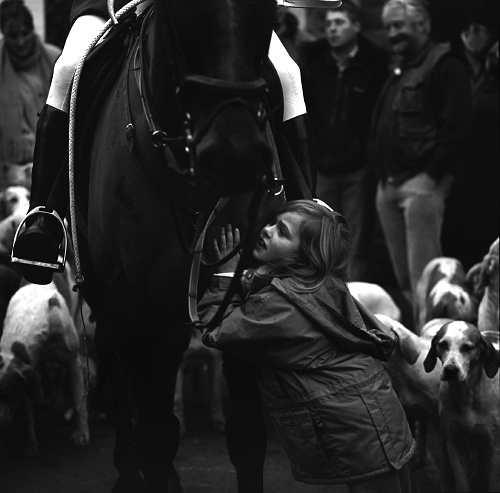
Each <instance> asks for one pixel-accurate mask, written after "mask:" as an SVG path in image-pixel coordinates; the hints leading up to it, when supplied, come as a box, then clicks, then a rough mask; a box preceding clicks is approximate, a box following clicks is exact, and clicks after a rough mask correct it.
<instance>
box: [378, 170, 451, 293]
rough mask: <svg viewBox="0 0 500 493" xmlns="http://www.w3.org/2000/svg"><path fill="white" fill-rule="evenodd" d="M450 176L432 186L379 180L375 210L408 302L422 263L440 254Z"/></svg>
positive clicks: (422, 265) (399, 282) (422, 266)
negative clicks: (420, 186) (398, 183)
mask: <svg viewBox="0 0 500 493" xmlns="http://www.w3.org/2000/svg"><path fill="white" fill-rule="evenodd" d="M451 182H452V178H451V176H447V177H445V178H443V180H441V182H440V183H439V184H438V185H437V186H436V187H435V188H428V187H422V188H420V189H419V187H418V186H411V185H410V183H411V182H410V181H408V182H405V183H402V184H400V185H395V184H391V183H385V184H384V183H382V182H380V183H379V185H378V188H377V197H376V205H377V212H378V215H379V218H380V223H381V225H382V230H383V232H384V236H385V240H386V243H387V248H388V250H389V255H390V258H391V263H392V267H393V269H394V274H395V275H396V279H397V281H398V284H399V287H400V288H401V290H402V291H403V293H404V294H405V295H406V297H407V298H408V299H409V301H410V302H411V301H412V299H413V294H414V292H415V286H416V283H417V281H418V279H419V277H420V275H421V274H422V271H423V270H424V268H425V266H426V265H427V263H428V262H430V261H431V260H432V259H433V258H435V257H440V256H442V248H441V229H442V225H443V216H444V207H445V199H446V197H447V195H448V193H449V190H450V187H451Z"/></svg>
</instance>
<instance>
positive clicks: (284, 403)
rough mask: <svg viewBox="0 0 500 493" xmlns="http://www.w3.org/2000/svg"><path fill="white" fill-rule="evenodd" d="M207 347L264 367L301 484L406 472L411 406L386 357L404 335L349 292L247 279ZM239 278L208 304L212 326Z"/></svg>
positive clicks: (265, 389) (218, 281) (264, 387)
mask: <svg viewBox="0 0 500 493" xmlns="http://www.w3.org/2000/svg"><path fill="white" fill-rule="evenodd" d="M242 284H243V294H242V296H241V297H240V298H237V299H234V300H233V303H232V304H231V305H230V307H229V308H228V309H227V311H226V313H225V318H224V319H223V321H222V323H221V324H220V325H219V326H218V327H216V328H215V329H214V330H213V331H211V332H205V333H204V334H203V336H202V337H203V341H204V343H205V344H206V345H208V346H212V347H216V348H219V349H222V350H225V351H228V352H229V353H231V354H234V355H235V356H238V357H240V358H242V359H245V360H247V361H252V362H255V363H256V365H257V370H258V382H259V388H260V391H261V394H262V397H263V401H264V403H265V405H266V407H267V408H268V411H269V413H270V416H271V418H272V422H273V425H274V428H275V431H276V433H277V434H278V435H279V437H280V440H281V443H282V445H283V447H284V449H285V451H286V453H287V455H288V458H289V460H290V464H291V467H292V474H293V476H294V478H295V479H296V480H298V481H302V482H305V483H312V484H337V483H348V482H352V481H359V480H363V479H366V478H369V477H371V476H376V475H380V474H383V473H385V472H389V471H391V470H394V469H400V468H401V467H402V466H403V465H404V464H405V463H407V462H408V461H409V460H410V458H411V457H412V455H413V453H414V448H415V443H414V440H413V438H412V435H411V432H410V429H409V426H408V422H407V420H406V416H405V413H404V411H403V408H402V406H401V404H400V402H399V400H398V398H397V396H396V394H395V393H394V391H393V389H392V386H391V383H390V380H389V377H388V376H387V374H386V372H385V370H384V368H383V366H382V364H381V363H380V361H379V359H382V360H385V359H387V358H388V357H389V355H390V353H391V351H392V349H393V347H394V343H395V341H394V337H393V335H392V333H391V332H390V331H389V330H388V329H386V328H385V327H384V326H383V325H382V324H381V323H380V322H379V321H378V320H377V319H376V318H375V317H374V316H373V315H372V314H371V313H370V312H369V311H368V310H367V309H366V308H365V307H364V306H363V305H361V304H360V303H359V302H357V301H356V300H355V299H354V298H353V297H352V296H351V295H350V293H349V290H348V288H347V286H346V285H345V284H344V283H343V282H340V281H338V280H334V279H329V280H327V281H325V283H323V285H321V286H320V287H319V288H318V289H317V290H316V291H314V292H312V293H311V292H302V291H299V290H297V289H296V288H295V286H294V284H293V283H292V282H290V280H289V279H286V278H285V279H277V278H273V279H269V278H264V277H261V276H259V275H253V274H250V275H247V277H246V278H245V279H244V280H243V283H242ZM228 285H229V280H228V279H225V278H221V277H219V278H215V281H214V282H213V284H212V286H211V287H210V288H209V289H208V290H207V292H206V293H205V295H204V297H203V299H202V300H201V301H200V303H199V307H200V309H201V314H202V317H203V318H204V319H205V320H208V318H209V317H210V316H212V315H213V313H214V311H215V309H216V308H217V306H218V305H219V304H220V303H221V300H222V298H223V297H224V294H225V291H226V289H227V287H228Z"/></svg>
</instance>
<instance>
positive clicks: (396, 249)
mask: <svg viewBox="0 0 500 493" xmlns="http://www.w3.org/2000/svg"><path fill="white" fill-rule="evenodd" d="M376 207H377V212H378V215H379V219H380V224H381V226H382V230H383V232H384V237H385V241H386V244H387V249H388V251H389V256H390V258H391V263H392V267H393V269H394V274H395V276H396V279H397V281H398V284H399V287H400V289H401V291H402V292H403V294H404V295H405V297H406V298H407V299H408V301H409V302H410V303H411V302H412V297H411V284H410V275H409V268H408V254H407V236H406V222H405V216H404V214H403V211H402V209H401V204H400V194H399V192H398V188H397V187H395V186H393V185H391V184H389V183H388V184H385V185H383V184H382V183H379V185H378V188H377V196H376Z"/></svg>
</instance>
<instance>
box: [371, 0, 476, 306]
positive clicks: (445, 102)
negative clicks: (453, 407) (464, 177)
mask: <svg viewBox="0 0 500 493" xmlns="http://www.w3.org/2000/svg"><path fill="white" fill-rule="evenodd" d="M382 21H383V24H384V26H385V28H386V32H387V36H388V40H389V43H390V45H391V48H392V52H393V58H394V64H393V66H392V68H391V73H390V77H389V79H388V80H387V83H386V84H385V86H384V88H383V89H382V92H381V93H380V97H379V100H378V102H377V105H376V107H375V111H374V116H373V120H372V125H371V131H370V141H369V148H368V149H369V150H368V155H369V159H370V162H371V165H372V169H373V170H374V172H375V173H376V174H377V176H378V177H379V183H378V188H377V197H376V207H377V212H378V215H379V218H380V222H381V224H382V229H383V231H384V236H385V239H386V243H387V247H388V250H389V254H390V258H391V263H392V266H393V269H394V272H395V274H396V278H397V281H398V284H399V288H400V289H401V291H402V292H403V293H404V295H405V297H406V298H407V300H408V301H409V302H410V303H412V299H413V293H414V290H415V286H416V283H417V280H418V279H419V277H420V275H421V273H422V271H423V269H424V267H425V265H427V263H428V262H429V261H430V260H432V259H433V258H435V257H439V256H442V255H443V249H442V244H441V232H442V226H443V217H444V208H445V199H446V197H447V196H448V195H449V191H450V187H451V184H452V182H453V176H454V175H457V174H458V173H459V172H460V170H461V168H462V167H463V166H464V164H465V150H466V140H467V137H468V134H469V130H470V117H471V106H472V101H471V99H472V96H471V89H470V85H469V81H468V78H467V73H466V71H465V68H464V66H463V64H462V63H461V62H460V60H458V59H457V58H456V57H454V56H453V55H452V54H451V52H450V48H449V45H448V44H437V43H435V42H434V40H433V39H432V38H431V19H430V12H429V6H428V3H427V2H425V1H424V0H389V1H388V2H387V3H386V4H385V6H384V8H383V11H382Z"/></svg>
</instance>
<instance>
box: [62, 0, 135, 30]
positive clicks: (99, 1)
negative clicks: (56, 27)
mask: <svg viewBox="0 0 500 493" xmlns="http://www.w3.org/2000/svg"><path fill="white" fill-rule="evenodd" d="M129 2H130V0H115V12H118V11H119V10H120V9H121V8H122V7H124V6H125V5H127V3H129ZM82 15H97V16H99V17H102V18H103V19H106V20H107V19H109V14H108V6H107V2H106V0H73V4H72V5H71V13H70V23H71V25H73V22H75V20H76V19H78V17H81V16H82Z"/></svg>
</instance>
